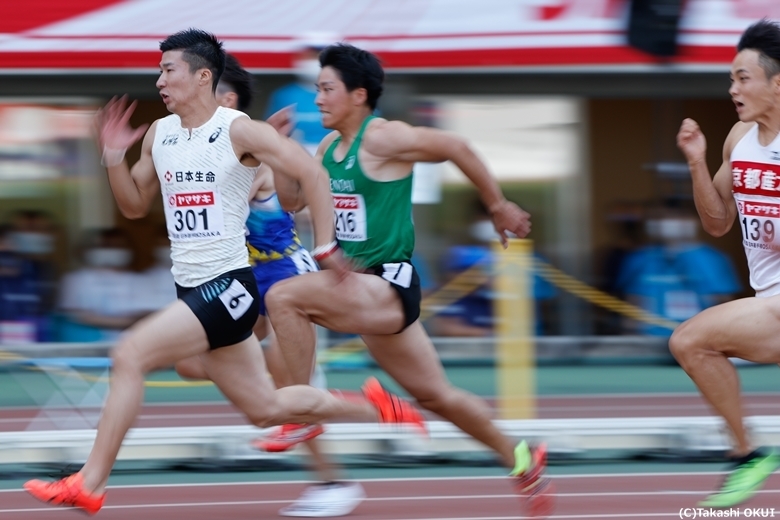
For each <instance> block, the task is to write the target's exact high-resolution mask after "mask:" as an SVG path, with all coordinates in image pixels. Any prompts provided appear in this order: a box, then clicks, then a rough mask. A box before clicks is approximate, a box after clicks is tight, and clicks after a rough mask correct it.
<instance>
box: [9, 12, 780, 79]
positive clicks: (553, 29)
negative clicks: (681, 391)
mask: <svg viewBox="0 0 780 520" xmlns="http://www.w3.org/2000/svg"><path fill="white" fill-rule="evenodd" d="M627 4H628V2H625V1H623V0H392V1H390V0H285V1H279V0H230V1H229V3H228V5H225V4H223V3H221V2H217V1H207V0H200V1H192V0H67V1H62V0H24V1H22V2H15V3H13V4H10V5H7V6H4V12H3V16H2V18H0V69H1V70H2V71H3V72H6V73H9V72H16V71H19V70H28V71H29V70H44V71H52V72H57V71H74V70H83V71H98V72H99V71H120V72H133V71H139V72H150V71H156V70H157V64H158V62H159V59H160V54H159V50H158V46H159V42H160V40H162V39H164V38H165V37H166V36H167V35H168V34H171V33H174V32H177V31H179V30H181V29H184V28H187V27H198V28H202V29H205V30H208V31H211V32H213V33H215V34H216V35H217V36H219V37H220V38H221V39H223V40H224V42H225V47H226V49H227V50H228V51H229V52H232V53H234V54H236V55H237V56H238V57H239V59H240V60H241V62H242V64H244V65H245V66H246V67H248V68H250V69H254V70H258V71H262V70H284V69H287V68H289V67H290V65H291V58H292V56H293V54H294V53H295V51H296V49H297V48H299V46H300V44H301V41H302V39H305V38H307V37H310V35H312V34H315V33H317V34H319V35H320V36H319V38H320V39H322V38H323V37H324V36H323V34H328V35H329V37H328V39H330V40H332V41H348V42H350V43H353V44H355V45H357V46H359V47H362V48H365V49H368V50H370V51H372V52H375V53H377V54H378V55H379V56H380V57H381V58H382V60H383V63H384V65H385V66H386V68H388V69H395V70H399V69H403V70H416V71H437V70H438V71H444V70H449V69H458V70H463V69H466V70H473V71H479V70H486V69H488V70H489V69H506V68H512V69H514V68H526V69H527V68H545V69H547V68H560V67H578V68H586V69H594V70H602V69H605V68H607V69H608V68H613V67H621V68H625V67H639V68H640V69H645V68H647V67H654V66H658V65H659V64H660V62H659V60H658V59H657V58H654V57H652V56H650V55H648V54H645V53H643V52H640V51H637V50H635V49H633V48H631V47H628V46H627V45H626V35H625V27H626V25H627V18H628V14H627ZM763 16H768V17H770V18H775V19H777V18H780V1H778V0H687V1H686V2H685V10H684V13H683V17H682V19H681V23H680V34H679V39H678V43H679V45H680V53H679V55H678V56H676V57H675V58H674V59H673V60H671V61H670V62H669V63H671V64H672V65H673V66H679V67H682V68H683V69H685V70H693V69H696V68H697V67H698V68H702V67H703V68H710V69H711V68H724V67H725V66H726V65H727V64H728V63H730V62H731V60H732V58H733V56H734V46H735V44H736V42H737V40H738V38H739V34H740V33H741V32H742V31H743V30H744V28H745V27H747V26H748V25H749V24H750V23H752V22H754V21H755V20H757V19H759V18H761V17H763Z"/></svg>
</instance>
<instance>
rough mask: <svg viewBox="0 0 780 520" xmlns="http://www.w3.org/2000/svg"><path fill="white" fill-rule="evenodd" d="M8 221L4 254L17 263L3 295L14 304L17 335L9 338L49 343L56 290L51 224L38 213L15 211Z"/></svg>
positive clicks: (53, 241) (52, 229) (50, 220)
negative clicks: (17, 271)
mask: <svg viewBox="0 0 780 520" xmlns="http://www.w3.org/2000/svg"><path fill="white" fill-rule="evenodd" d="M10 222H11V224H10V227H9V229H8V231H7V236H6V239H5V240H6V242H7V245H6V251H7V252H12V253H13V255H14V256H15V257H16V258H17V260H19V261H20V262H21V264H20V266H21V270H20V272H19V275H18V278H17V279H16V280H15V281H14V282H13V284H12V285H13V288H12V289H7V290H6V292H4V295H5V298H6V300H7V301H9V299H10V300H12V301H14V302H15V303H16V308H15V309H14V310H13V314H14V315H15V318H14V320H15V322H16V325H14V326H13V327H14V329H15V330H16V331H17V332H15V333H14V334H13V335H14V336H16V337H17V340H19V341H52V340H53V339H54V335H55V334H54V329H53V312H54V307H55V302H56V291H57V270H56V268H55V264H54V261H53V254H54V245H55V243H56V238H55V234H54V230H55V226H54V222H53V220H52V219H51V217H49V215H48V214H46V213H45V212H43V211H39V210H20V211H16V212H14V213H13V214H12V215H11V217H10ZM7 281H8V280H7ZM8 291H11V292H8ZM5 328H6V329H7V328H8V325H7V326H6V327H5ZM22 331H24V332H22Z"/></svg>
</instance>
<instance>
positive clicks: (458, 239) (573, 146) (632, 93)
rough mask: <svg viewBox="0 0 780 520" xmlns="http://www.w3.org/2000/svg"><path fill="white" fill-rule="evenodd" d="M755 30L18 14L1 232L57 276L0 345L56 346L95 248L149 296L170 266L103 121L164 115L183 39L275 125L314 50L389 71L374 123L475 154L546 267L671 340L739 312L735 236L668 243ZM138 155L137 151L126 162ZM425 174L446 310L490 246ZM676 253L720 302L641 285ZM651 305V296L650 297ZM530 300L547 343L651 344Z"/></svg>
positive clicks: (680, 24) (743, 10) (315, 2)
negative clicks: (118, 167) (694, 124)
mask: <svg viewBox="0 0 780 520" xmlns="http://www.w3.org/2000/svg"><path fill="white" fill-rule="evenodd" d="M162 13H164V15H161V14H162ZM763 16H768V17H774V18H780V4H778V3H777V2H774V1H770V0H688V1H685V2H683V1H681V0H677V1H675V0H634V1H633V2H631V1H624V0H523V1H520V0H487V2H484V1H483V2H474V1H471V0H418V1H414V2H374V1H370V0H351V1H350V2H324V1H322V0H296V1H291V2H278V1H270V0H253V1H247V0H234V1H233V2H232V4H231V8H230V9H225V10H221V11H219V12H218V13H215V11H214V8H213V5H212V4H208V3H205V2H191V1H185V0H132V1H131V0H125V1H122V0H71V1H69V2H59V1H55V0H30V1H28V2H24V3H17V4H13V5H9V6H6V7H5V8H4V16H3V18H2V20H0V76H2V81H0V224H7V225H8V226H10V228H13V227H14V226H17V225H18V218H17V217H18V216H19V215H20V214H21V213H20V212H22V213H23V212H34V213H35V214H36V215H40V216H41V218H42V219H44V220H45V221H46V222H45V224H42V227H41V228H40V229H39V230H38V231H35V233H38V234H39V235H45V240H44V239H43V238H42V241H41V242H40V244H38V245H37V246H36V245H32V244H28V245H24V239H25V237H26V238H31V239H32V240H34V239H35V236H33V235H31V234H30V233H33V231H30V230H27V231H23V230H17V233H16V235H14V233H13V229H10V228H9V229H8V237H9V238H7V239H6V240H5V242H4V243H5V244H6V245H5V246H4V249H6V250H8V252H9V253H8V254H12V253H13V254H17V255H21V256H23V257H25V258H26V261H28V262H29V261H33V260H34V261H35V262H38V265H39V267H40V266H44V267H45V268H41V269H39V271H40V272H41V273H45V274H40V275H35V276H39V277H40V278H41V280H48V281H44V282H41V284H40V286H36V287H37V288H36V289H35V291H40V294H38V293H36V295H34V296H30V295H29V294H28V296H27V297H28V298H32V297H34V298H38V299H40V301H41V302H42V303H40V305H38V306H37V307H36V308H35V309H36V310H35V311H34V312H33V311H30V313H32V314H33V316H18V315H14V316H11V317H2V322H3V325H2V327H0V331H8V332H2V334H3V337H2V339H3V341H14V342H17V341H30V340H33V339H34V340H37V341H53V340H58V339H59V340H61V339H64V336H63V335H62V334H60V333H59V332H58V329H57V327H56V324H57V323H61V318H62V316H61V315H59V313H60V311H61V310H62V307H61V306H59V307H58V306H57V305H54V303H53V302H57V301H63V300H62V295H61V294H52V289H51V280H53V279H56V280H61V279H63V276H64V275H65V274H66V273H69V272H74V271H76V270H77V269H79V268H81V267H83V266H84V262H83V259H84V257H83V255H82V254H81V252H82V251H81V247H82V246H83V237H84V236H85V234H88V233H94V232H97V231H102V230H107V229H111V228H119V229H121V230H123V232H124V233H125V234H126V235H127V237H128V238H127V240H128V243H129V247H131V248H132V255H131V256H130V261H129V263H128V265H127V266H126V268H127V269H128V270H130V271H131V272H133V273H136V274H138V275H139V276H140V275H141V274H142V273H143V272H145V271H147V270H148V269H149V268H151V267H152V266H153V265H154V264H155V262H156V261H157V260H156V253H155V249H156V248H157V249H159V247H157V246H158V245H159V244H158V240H157V239H156V237H157V235H158V230H159V228H160V224H161V222H162V221H163V218H164V217H163V212H162V210H161V208H162V206H161V205H160V204H157V205H154V206H153V209H152V213H151V214H150V215H149V216H148V217H147V218H144V219H141V220H138V221H128V220H126V219H124V218H123V217H122V216H121V215H119V213H118V212H117V210H116V208H115V205H114V202H113V197H112V195H111V193H110V190H109V188H108V186H107V181H106V176H105V172H104V171H103V169H102V168H101V167H100V165H99V158H98V154H97V152H96V149H95V145H94V144H93V142H92V140H91V135H90V118H91V114H92V113H93V112H94V110H95V109H96V108H97V107H99V106H100V105H102V104H103V103H104V102H105V101H106V100H107V99H108V98H109V97H110V96H113V95H117V94H128V95H129V96H130V97H132V98H134V99H138V100H139V106H138V110H137V111H136V114H135V115H134V119H133V123H134V124H135V125H138V124H141V123H148V122H151V121H152V120H154V119H155V118H159V117H163V116H165V115H166V111H165V107H164V105H163V103H162V102H161V101H160V99H159V96H158V95H157V91H156V88H155V80H156V77H157V73H158V69H157V63H158V61H159V51H158V44H159V41H160V40H162V39H163V38H164V37H165V36H166V35H168V34H170V33H173V32H175V31H178V30H180V29H182V28H185V27H190V26H196V27H200V28H203V29H206V30H209V31H212V32H214V33H215V34H217V35H218V36H219V37H220V38H221V39H223V40H224V42H225V46H226V49H227V50H228V51H229V52H231V53H233V54H235V55H236V56H237V57H238V58H239V60H240V61H241V63H242V64H243V65H244V66H245V67H247V68H248V69H249V70H250V71H251V72H252V73H253V74H254V75H255V77H256V80H257V82H256V87H257V90H258V92H257V94H258V95H257V98H256V100H255V102H254V103H253V106H252V107H251V109H250V114H251V115H252V116H254V117H257V118H263V117H265V116H266V114H267V113H268V110H269V107H270V105H271V104H272V103H271V101H273V100H272V99H271V95H272V93H274V92H278V91H279V89H280V88H282V87H284V86H285V85H291V84H293V83H295V82H296V81H298V80H299V79H300V77H301V72H302V71H301V69H302V67H303V68H305V65H306V64H305V63H303V58H302V57H301V56H302V54H301V53H302V48H301V42H302V41H307V40H308V41H310V40H312V39H313V38H314V37H313V36H312V35H317V36H316V38H317V39H318V40H322V39H324V38H327V39H329V40H332V41H345V42H349V43H352V44H355V45H357V46H360V47H363V48H365V49H367V50H370V51H372V52H375V53H376V54H378V55H379V56H380V58H381V59H382V61H383V64H384V66H385V68H386V71H387V74H388V77H387V85H386V90H385V92H386V93H385V95H384V96H383V98H382V99H381V100H380V111H381V113H382V115H384V116H386V117H389V118H396V119H403V120H406V121H409V122H412V123H415V124H426V125H430V126H436V127H439V128H443V129H448V130H453V131H455V132H458V133H460V134H462V135H464V136H465V137H466V138H468V139H469V141H470V142H471V143H472V145H473V146H474V148H475V149H476V150H477V151H478V152H479V153H480V155H481V156H482V157H483V158H484V159H485V160H486V161H487V162H488V164H489V165H490V167H491V168H492V171H493V172H494V174H495V175H496V176H497V177H498V178H499V180H500V182H501V184H502V187H503V188H504V190H505V192H506V194H507V196H508V197H509V198H511V199H512V200H514V201H516V202H517V203H518V204H520V206H521V207H523V208H525V209H527V210H528V211H529V212H530V213H531V214H532V215H533V218H534V228H533V233H532V235H531V238H532V239H533V243H534V250H535V252H536V254H537V255H538V257H539V258H543V259H544V261H545V262H549V263H550V264H552V265H554V266H555V267H556V268H558V269H560V270H562V271H564V272H565V273H567V274H569V275H571V276H573V277H575V278H576V279H578V280H579V281H581V282H583V283H585V284H587V285H589V286H591V287H594V288H597V289H600V290H603V291H606V292H608V293H610V294H612V295H615V296H618V297H620V298H623V299H627V300H630V301H632V302H633V303H636V304H638V305H640V306H642V307H643V308H645V309H646V310H648V311H649V312H652V313H654V314H657V315H660V316H662V317H665V318H667V319H670V320H677V321H679V320H680V319H684V318H685V317H686V316H687V315H689V314H690V312H693V311H694V310H695V309H700V308H702V307H703V306H707V305H709V304H711V302H713V301H720V300H721V299H723V298H732V297H736V296H743V295H747V294H749V293H748V292H747V291H748V288H749V286H748V284H747V271H746V266H745V262H744V260H743V253H742V248H741V243H740V240H739V238H738V237H737V235H738V234H739V231H738V230H736V229H735V230H732V232H731V233H730V234H729V235H728V236H727V237H725V238H723V239H720V240H718V241H717V242H715V241H712V240H711V239H710V237H708V236H706V235H705V234H704V233H703V232H702V231H701V229H700V226H699V225H698V224H697V222H696V220H695V219H690V220H689V221H688V227H685V226H683V227H684V228H685V230H684V231H683V233H684V234H685V236H684V237H682V238H684V239H685V240H682V239H681V237H678V238H680V240H675V244H674V245H670V244H669V243H668V240H667V239H668V238H669V237H668V236H666V235H663V233H661V234H659V233H658V232H657V230H658V229H664V230H666V229H671V228H669V226H671V227H674V226H675V225H676V224H675V222H678V221H679V220H680V218H681V217H680V216H681V215H688V216H690V215H691V214H692V213H691V212H692V210H693V206H692V200H691V186H690V180H689V177H688V174H687V170H686V168H685V165H684V164H681V161H682V160H683V159H682V156H681V155H680V153H679V152H678V151H677V149H676V146H675V139H674V136H675V134H676V131H677V128H678V126H679V123H680V121H681V120H682V119H683V118H684V117H693V118H695V119H697V120H698V121H699V122H700V124H701V126H702V128H703V129H704V132H705V134H706V135H707V137H708V140H709V142H710V143H711V146H710V149H709V151H708V154H709V155H708V162H709V166H710V169H711V170H712V171H714V170H715V169H716V168H717V166H718V165H719V162H720V149H719V144H717V143H721V142H722V140H723V138H724V137H725V135H726V134H727V132H728V130H729V129H730V127H731V126H732V125H733V123H734V122H735V121H736V114H735V112H734V109H733V106H732V105H731V102H730V100H729V98H728V94H727V88H728V69H729V64H730V61H731V59H732V58H733V55H734V47H735V44H736V41H737V39H738V36H739V34H740V33H741V32H742V30H743V29H744V28H745V27H746V26H747V25H749V24H750V23H751V22H754V21H755V20H756V19H758V18H760V17H763ZM325 35H327V36H325ZM320 43H322V42H320ZM303 72H305V71H303ZM296 74H297V75H296ZM137 154H138V148H136V149H133V150H131V151H130V152H129V154H128V157H129V159H130V160H131V161H133V160H135V158H136V157H137ZM416 170H417V175H416V177H417V179H416V181H417V182H416V190H415V202H416V204H415V209H414V211H415V221H416V224H417V233H418V246H417V257H416V261H417V262H418V263H420V264H421V265H422V266H423V268H424V270H425V273H426V275H427V276H426V278H427V288H428V290H429V291H435V288H436V287H438V286H439V285H440V284H441V283H443V282H444V281H445V280H447V279H448V277H450V276H451V275H452V273H451V272H450V271H451V270H452V268H453V266H454V265H461V266H465V265H466V264H463V263H461V264H458V263H457V262H456V261H454V259H457V258H460V257H457V255H459V254H460V255H462V250H458V249H453V248H457V247H460V246H467V247H468V246H474V247H475V246H479V245H482V244H484V242H483V238H484V237H482V238H480V237H479V236H478V234H475V232H476V233H478V231H475V229H474V228H473V226H472V223H474V222H475V221H476V220H478V219H479V217H480V215H479V210H478V209H477V204H476V202H477V197H476V194H475V191H474V190H473V189H472V188H471V186H470V185H469V183H468V182H467V180H466V179H465V178H464V177H463V175H462V174H460V173H459V172H458V171H456V170H455V169H453V168H452V166H451V165H426V164H420V165H418V167H417V169H416ZM685 218H687V217H685ZM665 220H669V223H667V224H668V225H667V224H663V221H665ZM683 220H684V218H683ZM672 221H673V222H672ZM653 226H656V227H655V228H653ZM658 226H661V227H660V228H658ZM651 228H653V229H651ZM19 232H21V233H24V232H27V233H28V235H24V234H19ZM671 233H672V234H674V231H671ZM14 236H16V238H17V239H18V240H16V241H14V240H13V237H14ZM44 242H45V244H44ZM683 242H686V243H687V242H690V244H696V247H700V246H701V247H704V246H707V247H710V248H717V251H718V254H717V255H716V254H713V255H712V257H711V258H715V259H716V260H713V261H716V262H719V265H720V266H721V267H718V268H717V269H723V270H725V271H728V272H730V273H732V274H733V275H732V279H730V280H729V283H728V284H724V286H723V287H719V288H717V291H716V293H717V294H715V295H713V294H710V293H707V294H702V290H703V289H701V290H700V289H699V288H700V287H703V286H706V285H707V284H706V283H699V282H701V281H699V282H696V283H694V282H691V281H690V280H689V279H688V277H689V274H688V273H687V272H686V271H685V270H684V269H683V271H682V272H678V271H679V269H678V268H677V267H675V266H674V265H673V264H674V262H672V264H669V265H671V267H669V266H666V267H664V269H667V270H671V271H673V273H672V274H673V275H674V276H677V277H678V278H679V280H678V282H677V283H676V285H675V284H670V285H669V288H668V291H667V289H664V288H663V287H661V286H660V285H659V284H658V283H656V282H654V281H653V280H654V276H655V278H658V277H657V276H656V275H657V274H658V272H655V271H653V272H650V271H648V270H652V269H656V271H657V270H658V269H659V268H658V266H657V265H656V264H657V262H656V263H655V264H653V265H654V266H655V267H651V266H650V264H651V263H652V262H650V263H647V262H644V263H643V262H642V261H638V260H637V257H636V252H637V251H642V250H643V248H648V247H651V246H652V247H654V248H655V249H653V251H655V252H659V251H660V256H658V257H657V258H655V257H654V258H655V260H657V261H662V260H663V259H664V258H666V259H669V258H671V257H672V256H675V255H676V254H677V252H679V250H681V248H682V249H685V248H688V247H689V246H688V245H686V244H685V243H683ZM35 247H38V249H36V250H34V251H33V249H34V248H35ZM691 247H692V246H691ZM645 250H646V249H645ZM459 251H460V252H459ZM632 255H633V256H632ZM670 255H671V256H670ZM157 256H159V255H157ZM456 257H457V258H456ZM643 258H644V257H643ZM659 258H660V259H661V260H659ZM460 259H461V260H463V258H460ZM628 260H631V261H632V262H633V263H632V264H631V269H627V268H626V265H625V262H626V261H628ZM464 261H465V260H464ZM664 261H665V260H664ZM713 269H716V268H713ZM662 271H663V269H662ZM9 272H10V271H9ZM663 272H666V271H663ZM716 272H722V271H717V270H716ZM648 273H649V274H648ZM30 276H33V275H30ZM545 283H547V282H545ZM47 284H49V285H47ZM643 284H644V285H643ZM647 284H651V285H653V284H655V285H653V287H651V289H647ZM637 287H640V288H641V287H644V289H641V290H640V294H639V295H637V294H636V290H637V289H636V288H637ZM3 290H5V289H3ZM30 291H32V289H30ZM631 291H634V293H632V292H631ZM642 291H644V292H642ZM536 293H537V296H538V301H537V304H538V305H537V310H538V311H539V313H540V315H539V316H538V318H537V322H538V323H537V327H536V331H537V333H538V334H540V335H545V336H566V337H584V336H602V335H614V334H637V333H642V332H652V331H651V330H650V329H649V328H648V327H644V326H642V325H641V324H638V323H636V322H635V321H633V320H631V319H628V318H625V317H621V316H619V315H615V314H614V313H613V312H611V311H605V310H604V309H603V308H602V307H600V306H599V305H598V304H597V302H594V301H589V300H588V299H587V298H585V299H583V298H581V297H576V296H573V295H572V294H570V292H569V291H567V290H565V288H561V287H557V288H556V287H551V289H550V290H545V291H541V292H540V291H536ZM650 293H652V296H649V294H650ZM667 293H668V294H667ZM4 294H6V296H4V297H5V298H6V299H8V296H7V294H10V293H8V292H7V291H6V293H4ZM25 294H26V293H25ZM540 295H541V296H540ZM11 297H12V298H13V297H19V296H13V295H11ZM24 297H25V296H22V298H24ZM681 308H682V310H681ZM686 309H687V310H686ZM28 314H29V313H28ZM42 316H43V317H45V318H46V319H43V318H42ZM49 318H51V319H49ZM58 320H60V321H58ZM434 329H435V327H432V332H434V333H436V331H435V330H434ZM654 331H655V332H656V333H658V334H659V335H661V336H663V335H664V334H666V335H668V334H669V333H670V330H669V329H667V330H665V331H658V330H657V327H656V329H654Z"/></svg>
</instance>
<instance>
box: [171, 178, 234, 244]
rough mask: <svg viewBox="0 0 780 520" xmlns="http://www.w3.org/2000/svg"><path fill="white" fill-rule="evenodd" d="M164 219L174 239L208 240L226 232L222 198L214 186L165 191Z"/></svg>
mask: <svg viewBox="0 0 780 520" xmlns="http://www.w3.org/2000/svg"><path fill="white" fill-rule="evenodd" d="M165 220H166V222H167V224H168V235H169V236H170V237H171V238H173V239H174V240H188V241H190V240H207V239H211V238H218V237H221V236H222V235H223V234H224V232H225V225H224V222H223V217H222V199H221V198H220V196H219V192H218V191H216V190H214V191H199V192H179V193H168V194H167V195H166V202H165Z"/></svg>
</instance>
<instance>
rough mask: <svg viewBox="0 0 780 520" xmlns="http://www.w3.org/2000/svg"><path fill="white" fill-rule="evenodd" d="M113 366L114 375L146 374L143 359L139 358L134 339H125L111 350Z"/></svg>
mask: <svg viewBox="0 0 780 520" xmlns="http://www.w3.org/2000/svg"><path fill="white" fill-rule="evenodd" d="M111 367H112V372H113V373H114V375H118V374H144V366H143V363H142V360H141V359H139V357H138V355H137V352H136V349H135V346H134V344H133V343H132V341H130V340H127V339H124V340H120V342H119V343H118V344H117V345H116V347H114V349H113V350H112V351H111Z"/></svg>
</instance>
